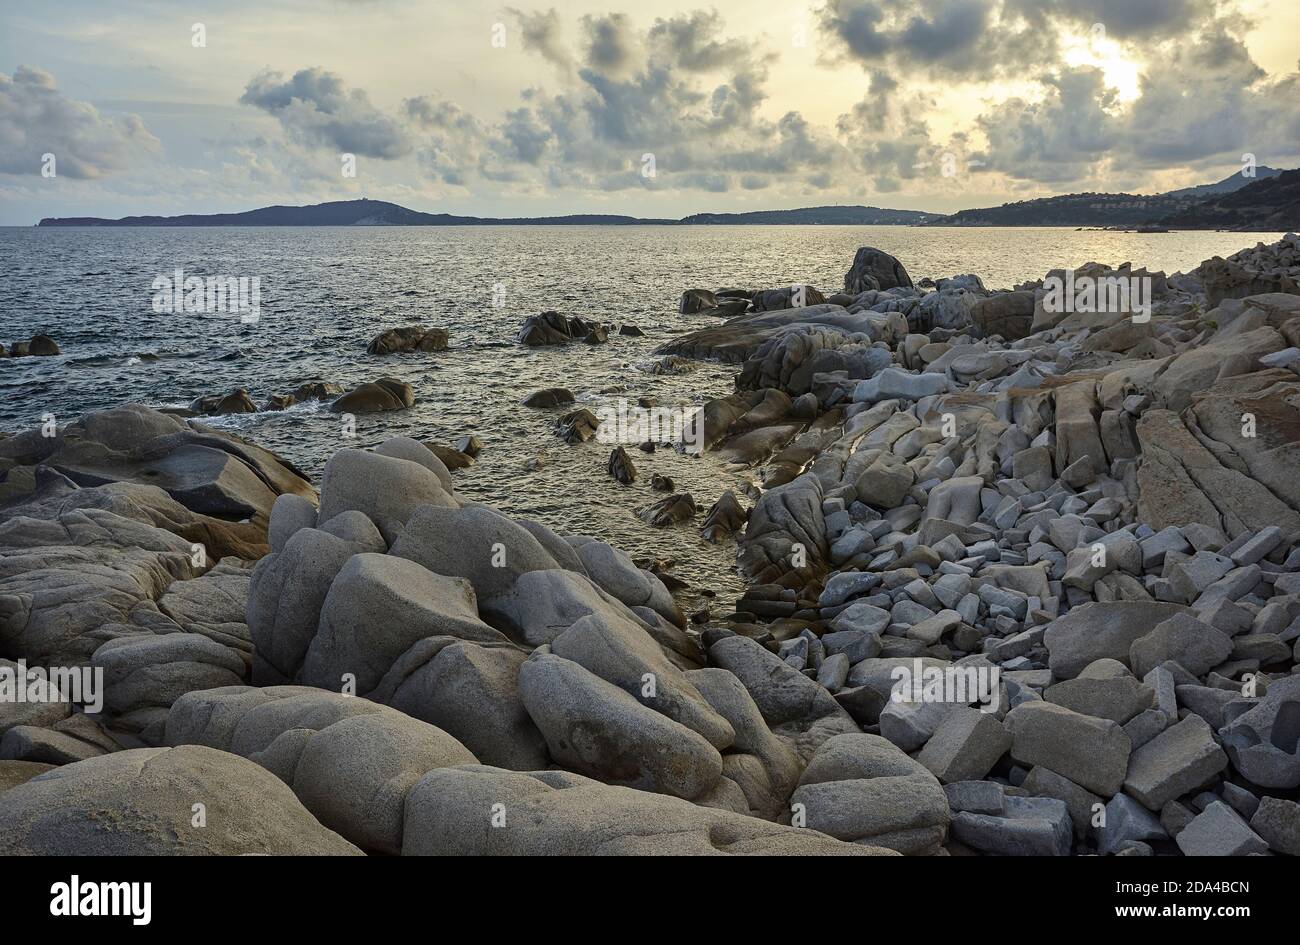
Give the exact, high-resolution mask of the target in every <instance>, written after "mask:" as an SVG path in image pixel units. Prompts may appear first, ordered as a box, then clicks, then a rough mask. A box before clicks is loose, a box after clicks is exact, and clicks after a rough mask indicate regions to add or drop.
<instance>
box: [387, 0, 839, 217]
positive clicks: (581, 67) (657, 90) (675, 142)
mask: <svg viewBox="0 0 1300 945" xmlns="http://www.w3.org/2000/svg"><path fill="white" fill-rule="evenodd" d="M552 14H553V11H551V12H550V13H545V14H540V13H539V14H533V15H531V17H530V18H528V19H527V20H526V23H525V25H526V28H524V33H525V36H526V37H527V39H526V42H525V47H526V48H531V49H532V50H533V51H534V52H535V53H536V54H538V55H539V56H541V57H542V58H544V59H546V60H548V61H551V62H553V63H557V64H564V65H565V66H566V67H567V68H566V69H565V70H563V71H564V72H565V73H566V76H565V78H566V81H565V82H564V84H563V86H562V88H561V90H560V91H558V92H552V93H548V92H545V91H542V90H540V89H529V90H527V91H525V92H524V93H523V94H522V95H521V99H520V102H519V104H518V106H517V107H515V108H511V109H509V110H508V111H507V112H506V113H505V114H504V115H503V116H502V117H501V118H499V119H497V120H495V121H479V120H477V119H475V120H473V121H472V122H471V121H469V120H467V118H466V117H465V116H464V113H462V112H461V111H460V109H459V108H457V106H455V105H453V104H451V103H445V102H441V101H440V100H437V99H435V98H432V97H429V98H420V99H416V100H411V101H408V103H407V105H406V111H407V114H408V116H410V117H411V119H412V120H413V121H414V122H415V123H416V124H417V125H418V127H419V131H420V134H421V135H425V136H427V137H425V138H424V139H423V140H424V143H422V144H421V145H420V147H419V153H420V161H421V164H422V166H424V167H425V168H426V169H427V170H428V171H429V172H430V173H431V174H432V175H433V176H435V177H437V178H439V179H441V180H443V181H445V182H447V183H456V184H458V185H460V186H469V185H472V183H473V181H474V180H475V179H476V178H477V177H484V178H489V179H493V180H498V181H499V180H512V181H514V182H515V183H516V184H517V185H518V186H519V187H520V188H521V189H532V190H535V191H539V192H540V191H541V190H544V189H555V188H562V189H583V188H588V189H592V190H595V191H601V192H612V191H618V190H625V189H654V188H668V189H683V190H702V191H706V192H710V193H723V192H727V191H729V190H731V189H732V188H733V187H738V186H739V187H743V188H744V189H746V190H760V189H765V188H767V187H769V186H772V185H774V184H787V185H791V186H802V187H812V188H814V189H816V188H825V187H828V186H830V184H831V182H832V181H833V180H834V177H835V175H833V174H828V173H827V172H828V170H829V169H831V168H833V167H836V166H843V165H845V164H847V163H848V155H847V152H845V151H844V149H843V146H842V145H840V144H839V143H838V142H836V141H835V139H834V136H833V134H832V133H831V132H830V130H829V129H824V128H817V127H814V126H813V125H811V124H810V123H809V122H807V121H806V120H805V119H804V118H803V116H802V115H800V114H799V113H798V112H789V113H787V114H784V115H782V116H781V117H780V118H776V119H768V118H764V117H762V116H761V114H760V113H761V109H762V106H763V105H764V103H765V102H766V101H767V97H768V94H767V80H768V74H767V65H766V62H765V57H766V53H765V52H764V50H762V49H761V48H760V47H758V46H757V45H756V44H754V43H751V42H748V41H745V40H741V39H737V38H734V37H727V36H726V35H725V26H724V24H723V21H722V19H721V17H720V16H719V15H718V14H717V13H716V12H713V11H708V12H705V11H694V12H691V13H686V14H681V15H678V16H673V17H669V18H659V19H656V20H655V21H654V22H653V23H652V24H651V25H650V26H649V27H648V28H645V29H639V28H637V27H636V26H634V24H633V23H632V21H631V20H630V19H629V18H628V17H627V16H625V15H623V14H613V15H609V16H599V17H597V16H586V17H583V18H582V19H581V21H580V24H581V27H582V38H581V40H580V41H579V43H578V48H577V50H576V51H570V50H569V49H568V48H567V47H565V46H563V44H562V43H561V42H560V40H559V38H558V37H559V24H558V22H557V21H556V19H555V17H554V16H553V15H552ZM435 102H436V103H437V104H436V105H435V104H434V103H435ZM426 111H427V113H428V114H427V116H426ZM451 126H455V127H456V128H457V134H458V135H459V136H460V140H459V141H458V142H457V144H456V146H455V147H453V146H452V141H451V139H450V135H451V130H450V128H451ZM646 154H653V155H654V166H655V174H654V175H653V176H649V175H646V174H643V173H642V171H643V166H644V165H645V163H646V162H644V161H643V156H644V155H646Z"/></svg>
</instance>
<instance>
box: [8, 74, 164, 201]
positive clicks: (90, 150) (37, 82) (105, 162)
mask: <svg viewBox="0 0 1300 945" xmlns="http://www.w3.org/2000/svg"><path fill="white" fill-rule="evenodd" d="M161 148H162V145H161V143H160V142H159V141H158V139H157V138H155V137H154V136H153V135H152V134H151V133H150V132H149V129H147V128H146V127H145V126H144V122H143V121H141V120H140V117H139V116H138V115H115V116H108V115H102V114H100V112H99V111H98V110H97V109H96V108H95V107H94V106H93V105H90V104H88V103H86V102H79V101H76V100H75V99H70V98H68V97H67V96H65V95H64V94H63V93H62V92H60V91H59V90H58V87H57V86H56V84H55V81H54V76H52V75H50V74H49V73H48V72H46V71H44V70H42V69H37V68H35V67H33V66H19V67H18V68H17V69H15V70H14V74H13V76H12V77H11V76H7V75H5V74H3V73H0V172H4V173H7V174H32V175H36V174H39V173H40V172H41V167H42V156H43V155H45V154H53V155H54V157H55V170H56V173H58V174H59V175H61V176H66V177H73V178H79V179H92V180H93V179H96V178H100V177H104V176H106V175H109V174H113V173H116V172H119V171H124V170H127V169H129V168H130V167H132V166H133V165H135V164H137V163H139V162H141V161H143V160H145V159H148V158H150V157H152V156H154V155H156V154H157V153H159V152H160V151H161Z"/></svg>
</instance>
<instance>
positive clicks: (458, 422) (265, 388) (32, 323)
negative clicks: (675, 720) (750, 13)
mask: <svg viewBox="0 0 1300 945" xmlns="http://www.w3.org/2000/svg"><path fill="white" fill-rule="evenodd" d="M1282 235H1283V234H1281V233H1221V232H1172V233H1132V232H1116V231H1099V230H1074V229H1068V228H1001V227H999V228H974V227H960V228H959V227H953V228H938V227H889V226H883V227H863V226H515V227H504V226H502V227H498V226H475V227H177V228H97V227H84V228H80V227H78V228H62V227H58V228H39V227H2V228H0V343H3V344H5V345H6V346H8V345H10V344H12V343H13V342H15V341H19V340H26V339H28V338H30V337H31V336H32V335H33V334H36V333H45V334H48V335H50V336H51V337H53V338H54V339H55V340H56V341H57V342H58V344H59V345H60V347H61V348H62V352H63V353H62V354H61V355H59V356H56V357H32V358H23V359H0V431H3V432H7V433H13V432H17V431H19V430H21V429H25V428H30V427H32V426H35V425H38V424H40V423H42V422H43V420H44V419H45V418H47V417H48V415H51V414H52V415H53V416H54V418H55V419H56V420H57V422H59V423H60V424H62V423H65V422H69V421H71V420H74V419H76V418H77V417H78V416H80V415H81V414H82V413H84V412H86V411H89V410H96V409H100V408H104V407H109V406H113V405H115V404H121V403H126V402H139V403H144V404H149V405H151V406H164V405H165V406H174V407H182V406H186V405H188V404H189V403H190V402H191V401H192V400H194V399H195V398H197V397H199V396H202V395H205V394H220V393H227V392H229V391H231V390H233V389H235V388H240V387H242V388H245V389H247V390H248V392H249V393H250V395H251V396H252V397H253V398H254V400H255V401H256V402H257V403H258V404H259V405H261V404H262V403H264V402H265V400H266V399H267V398H268V397H269V396H271V395H273V394H280V393H287V392H290V391H292V390H293V389H294V388H295V387H297V386H298V384H300V383H302V382H303V381H306V380H310V379H316V378H320V379H325V380H330V381H334V382H336V383H338V384H341V385H343V386H344V388H350V387H352V386H355V385H357V384H360V383H362V382H365V381H370V380H374V379H376V378H378V377H382V376H393V377H398V378H401V379H402V380H404V381H406V382H407V383H409V384H410V385H411V386H412V388H413V389H414V391H415V396H416V404H415V406H414V407H413V408H411V409H408V410H403V411H397V412H388V413H378V414H361V415H358V416H357V418H356V427H355V430H351V429H347V428H346V427H345V425H344V423H343V421H342V420H341V418H340V417H339V415H338V414H335V413H331V412H330V411H329V410H328V409H326V404H324V403H320V402H311V403H306V404H300V405H297V406H294V407H291V408H290V409H288V410H284V411H279V412H259V413H255V414H241V415H235V416H229V417H214V418H208V419H207V420H205V421H204V422H206V423H209V424H211V425H212V426H214V427H218V428H220V429H224V430H229V431H231V432H233V433H237V434H238V435H240V436H243V437H246V438H248V439H251V440H252V441H254V442H256V443H258V444H259V445H262V446H265V447H268V448H270V449H272V450H275V451H276V452H278V453H279V454H281V455H283V456H285V457H286V458H288V459H290V460H292V461H293V462H294V463H295V464H297V465H298V466H299V467H300V468H302V469H303V470H304V471H306V472H308V473H310V474H311V475H312V476H313V477H319V474H320V471H321V469H322V467H323V466H324V464H325V462H326V460H328V459H329V457H330V456H331V455H332V454H333V453H334V451H336V450H338V449H340V448H343V447H358V446H360V447H366V446H372V445H375V444H377V443H379V442H381V441H382V440H384V439H385V438H387V437H390V436H394V435H399V434H400V435H405V436H411V437H415V438H417V439H420V440H437V441H441V442H444V443H448V444H450V443H452V442H454V441H455V440H456V439H457V438H459V437H461V436H464V435H467V434H473V435H475V436H477V437H478V438H479V439H480V440H481V441H482V443H483V449H482V452H481V453H480V454H479V458H478V462H477V463H476V464H475V465H473V466H472V467H470V468H468V469H465V470H462V471H460V472H457V473H456V474H455V476H456V480H457V492H458V494H460V495H462V496H464V497H468V498H472V499H474V500H477V501H481V502H486V503H489V504H492V505H495V506H497V507H499V508H501V509H502V510H504V511H506V512H508V513H511V514H515V515H521V516H526V517H530V518H534V519H537V520H539V521H541V522H544V523H545V524H547V525H549V526H550V527H551V528H553V529H555V530H556V531H558V532H560V533H562V534H584V535H593V536H596V537H598V538H600V539H602V540H605V541H608V542H610V543H612V544H614V545H616V546H617V547H619V548H622V549H623V550H624V551H626V552H628V553H629V554H631V555H633V556H634V557H638V558H657V559H666V560H671V561H674V562H675V563H676V564H675V567H674V570H673V573H674V574H675V575H676V576H678V577H680V578H681V579H683V580H685V581H687V582H688V583H689V584H690V585H691V586H692V589H693V596H695V595H698V594H699V593H701V592H705V593H713V594H717V595H718V597H719V598H720V599H722V600H723V601H725V600H726V599H727V598H729V597H734V596H735V595H736V594H737V593H738V592H739V591H740V590H741V583H740V580H739V578H738V576H737V575H736V573H735V551H736V549H735V545H734V543H731V542H727V543H723V544H720V545H712V544H709V543H706V542H704V541H703V540H702V539H701V537H700V533H699V525H700V523H701V522H702V521H703V515H704V511H705V510H707V508H708V507H709V506H710V505H711V504H712V503H713V502H714V501H715V500H716V499H717V498H718V496H719V495H721V493H722V492H723V490H725V489H728V488H732V489H737V490H740V489H743V488H744V486H745V484H746V483H747V482H751V483H757V482H758V471H757V470H731V469H727V468H724V466H723V464H722V463H721V462H720V461H719V460H718V459H717V458H716V456H714V455H712V454H705V455H703V456H692V455H682V454H679V453H676V452H674V451H672V450H668V449H659V450H657V451H656V452H654V453H653V454H646V453H643V452H641V451H639V450H637V449H635V448H634V447H633V446H632V445H629V447H628V449H629V453H630V455H631V456H632V459H633V462H634V463H635V464H636V466H637V470H638V473H639V476H638V479H637V481H636V482H635V483H634V484H632V485H630V486H625V485H621V484H620V483H618V482H616V481H615V480H614V479H613V478H611V477H610V476H609V475H608V474H607V472H606V463H607V460H608V458H609V453H610V449H611V446H610V445H608V444H603V443H599V442H596V441H594V440H593V441H590V442H587V443H584V444H580V445H572V446H571V445H567V444H566V443H565V442H564V441H563V440H561V439H560V438H559V437H558V436H556V434H555V432H554V424H555V420H556V417H557V416H558V414H559V413H560V412H561V411H557V410H535V409H530V408H527V407H524V406H522V405H521V401H522V400H523V399H524V398H525V397H526V396H527V395H528V394H529V393H531V392H532V391H535V390H537V389H539V388H544V387H567V388H569V389H570V390H571V391H572V392H573V394H574V395H575V397H576V398H577V400H578V404H579V405H580V406H587V407H589V408H592V409H593V410H594V409H597V408H599V407H602V406H604V407H609V408H615V407H616V406H617V404H618V403H619V401H620V400H626V401H627V402H629V403H631V404H635V403H636V401H637V400H638V399H639V398H642V397H650V398H653V399H654V401H655V402H656V403H657V404H658V405H660V406H663V407H669V408H675V407H676V408H681V409H683V410H687V409H689V408H691V407H692V406H695V405H699V404H702V403H704V402H705V401H707V400H709V399H711V398H714V397H718V396H722V395H725V394H726V393H728V392H730V391H731V390H732V389H733V381H732V379H733V377H734V374H735V372H736V367H735V366H732V365H720V364H710V363H700V364H695V365H692V366H691V367H690V368H689V370H686V371H684V372H683V373H675V374H656V373H651V372H650V371H649V370H647V369H648V368H650V367H652V366H653V364H654V362H655V360H656V359H655V356H654V354H653V351H654V349H655V348H656V347H658V346H659V345H661V344H663V343H664V342H665V341H668V340H670V339H671V338H673V337H674V336H676V335H678V334H681V333H683V332H687V331H691V330H694V329H696V328H699V327H702V326H704V325H707V324H710V323H711V322H712V320H711V319H710V318H709V317H708V316H701V315H680V314H678V313H677V300H678V298H679V296H680V295H681V293H682V291H683V290H684V289H687V288H692V287H703V288H718V287H724V286H726V287H742V288H747V289H761V288H775V287H781V286H788V285H791V284H794V283H807V284H811V285H814V286H816V287H817V288H819V289H820V290H822V291H823V292H825V293H826V294H828V295H829V294H830V293H832V292H835V291H838V290H840V289H841V288H842V287H843V278H844V274H845V272H846V271H847V270H848V268H849V265H850V263H851V262H852V260H853V255H854V252H855V250H856V249H857V248H858V247H860V246H875V247H877V248H879V249H882V250H884V251H886V252H889V253H892V254H893V255H894V256H896V257H897V258H898V259H899V260H901V261H902V262H903V264H904V265H905V266H906V267H907V269H908V272H909V273H910V274H911V276H912V278H913V279H914V280H917V281H919V280H920V279H922V278H925V277H929V278H931V279H939V278H943V277H948V276H953V275H960V274H965V273H974V274H976V275H978V276H979V277H980V278H981V279H982V280H983V282H984V284H985V286H986V287H988V288H990V289H993V288H1011V287H1013V286H1014V285H1016V284H1017V283H1021V282H1025V281H1028V280H1033V279H1040V278H1042V277H1043V276H1044V275H1045V274H1046V273H1047V272H1048V271H1049V270H1052V269H1059V268H1070V267H1076V266H1079V265H1082V264H1083V263H1085V262H1090V261H1098V262H1103V263H1108V264H1112V265H1117V264H1119V263H1123V262H1132V263H1133V264H1134V266H1135V267H1140V266H1146V267H1147V268H1149V269H1152V270H1164V271H1165V272H1167V273H1170V274H1172V273H1173V272H1175V271H1188V270H1190V269H1193V268H1195V267H1196V266H1197V265H1198V264H1199V263H1200V262H1201V261H1203V260H1205V259H1208V258H1209V257H1211V256H1215V255H1220V256H1226V255H1229V254H1231V253H1233V252H1236V251H1237V250H1239V249H1242V248H1244V247H1247V246H1252V245H1254V244H1255V243H1257V242H1264V243H1271V242H1274V241H1276V240H1277V239H1279V238H1280V237H1281V236H1282ZM177 270H180V271H181V272H182V273H183V275H184V276H185V277H191V276H197V277H200V278H206V277H216V276H221V277H235V278H247V279H249V280H250V281H251V280H253V279H256V280H257V282H256V285H257V288H258V296H259V300H258V308H259V312H258V318H257V320H256V322H255V323H253V322H251V321H248V320H245V319H241V318H240V317H239V315H238V314H230V313H226V312H215V313H213V312H206V313H205V312H185V311H184V310H183V307H182V310H179V311H177V310H171V311H168V310H167V309H168V308H169V306H168V305H166V304H165V303H166V301H167V293H165V292H164V291H163V290H162V289H161V288H160V287H161V286H164V285H165V284H166V283H165V282H164V281H160V280H174V279H175V274H176V272H177ZM172 308H174V307H172ZM546 310H555V311H558V312H561V313H563V314H565V315H579V316H582V317H583V318H585V319H590V320H595V321H599V322H603V323H606V324H609V325H611V326H614V329H615V330H614V331H611V333H610V337H609V341H608V343H606V344H603V345H587V344H573V345H569V346H565V347H546V348H527V347H524V346H522V345H519V344H517V343H516V341H515V336H516V333H517V332H518V330H519V327H520V325H521V324H522V323H523V321H524V319H525V317H527V316H528V315H531V314H535V313H537V312H541V311H546ZM410 324H423V325H425V326H426V327H439V328H445V329H446V330H447V331H448V333H449V336H450V350H447V351H443V352H434V353H428V354H404V355H390V356H387V357H379V356H372V355H368V354H367V353H366V346H367V344H368V342H369V341H370V339H371V338H373V337H374V336H375V335H376V334H378V333H379V332H381V331H383V330H384V329H386V328H391V327H398V326H403V325H410ZM620 325H635V326H637V327H638V328H639V329H641V331H643V332H644V336H641V337H627V336H620V335H618V334H617V326H620ZM570 409H571V408H570ZM655 473H658V474H661V475H664V476H667V477H669V478H671V479H672V480H673V482H674V485H675V488H676V490H677V491H679V492H683V491H684V492H690V493H691V494H692V496H693V497H694V499H695V502H696V504H697V506H699V508H700V517H699V519H697V520H696V522H694V523H690V524H685V525H681V526H677V527H673V528H666V529H659V528H652V527H650V526H648V525H646V524H645V523H643V522H642V521H641V520H639V519H638V518H637V517H636V515H635V510H636V509H637V508H639V507H642V506H645V505H648V504H649V503H651V502H653V501H655V500H657V499H659V498H662V496H663V493H660V492H655V491H652V490H651V488H650V485H649V481H650V477H651V475H652V474H655ZM746 504H748V502H747V501H746ZM722 609H724V610H725V606H722Z"/></svg>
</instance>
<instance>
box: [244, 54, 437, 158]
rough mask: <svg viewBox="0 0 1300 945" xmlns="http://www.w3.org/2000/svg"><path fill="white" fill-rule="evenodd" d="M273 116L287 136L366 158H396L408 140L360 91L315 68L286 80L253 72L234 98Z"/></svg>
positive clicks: (275, 74) (406, 148) (279, 75)
mask: <svg viewBox="0 0 1300 945" xmlns="http://www.w3.org/2000/svg"><path fill="white" fill-rule="evenodd" d="M239 101H240V103H241V104H244V105H253V106H255V107H257V108H260V109H262V110H263V111H265V112H267V113H268V114H270V115H273V116H275V118H276V119H278V120H279V122H280V124H281V126H282V127H283V128H284V129H285V131H286V132H288V133H289V135H290V136H292V137H294V138H297V139H298V140H300V141H303V142H304V143H309V144H322V145H328V146H330V147H333V148H337V149H339V150H340V151H345V152H348V153H352V154H361V155H365V156H366V157H376V158H389V159H392V158H399V157H402V156H403V155H405V154H408V153H410V151H411V143H410V141H409V140H408V138H407V136H406V133H405V131H404V129H403V128H402V126H401V124H400V123H398V122H397V121H395V120H393V119H392V118H390V117H388V116H387V115H385V114H384V113H383V112H381V111H380V110H379V109H378V108H376V107H375V106H374V105H372V104H371V103H370V98H369V96H367V95H366V93H365V92H364V91H363V90H362V89H351V90H349V89H348V88H347V87H346V85H345V83H344V82H343V79H342V78H341V77H340V76H338V75H336V74H335V73H333V72H327V71H325V70H324V69H321V68H312V69H301V70H299V71H298V72H295V73H294V74H293V76H292V77H291V78H289V79H287V80H286V79H285V78H284V75H283V73H280V72H272V71H269V70H268V71H266V72H262V73H259V74H258V75H256V76H254V77H253V79H252V81H250V82H249V83H248V86H247V87H246V88H245V89H244V94H243V95H242V96H241V97H240V99H239Z"/></svg>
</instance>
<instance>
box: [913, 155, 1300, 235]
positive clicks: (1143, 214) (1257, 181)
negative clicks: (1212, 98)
mask: <svg viewBox="0 0 1300 945" xmlns="http://www.w3.org/2000/svg"><path fill="white" fill-rule="evenodd" d="M1256 171H1257V176H1256V177H1255V178H1247V177H1242V176H1241V174H1239V173H1238V174H1232V175H1231V176H1229V177H1226V178H1224V179H1223V180H1221V181H1217V182H1215V183H1212V184H1200V185H1198V186H1196V187H1185V188H1183V189H1181V190H1173V191H1169V192H1168V193H1163V194H1103V193H1084V194H1063V195H1061V196H1059V197H1039V198H1037V199H1035V200H1022V201H1019V202H1017V203H1006V204H1003V205H1002V206H1000V207H983V208H979V209H973V210H962V211H959V212H958V213H954V214H952V215H950V216H946V217H941V218H939V219H937V220H933V221H931V223H932V225H935V226H1098V227H1118V228H1129V227H1139V226H1149V225H1155V224H1157V223H1159V225H1162V226H1166V225H1167V226H1173V225H1175V224H1172V223H1167V222H1165V221H1167V220H1171V219H1175V218H1176V217H1177V218H1180V219H1190V216H1186V215H1188V214H1192V213H1194V208H1196V207H1198V206H1199V205H1200V204H1201V203H1203V202H1205V201H1207V200H1213V199H1215V198H1219V197H1222V196H1231V195H1232V193H1233V192H1238V191H1244V190H1246V189H1248V188H1251V187H1258V186H1259V185H1261V184H1264V183H1268V182H1269V181H1270V180H1275V179H1277V177H1278V175H1281V174H1282V173H1283V172H1282V171H1279V170H1276V169H1275V168H1271V167H1260V168H1256ZM1177 225H1179V226H1184V227H1186V226H1189V225H1190V224H1177ZM1242 228H1243V229H1251V228H1254V229H1276V228H1275V227H1270V226H1264V225H1262V224H1260V225H1252V226H1244V227H1242Z"/></svg>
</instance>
